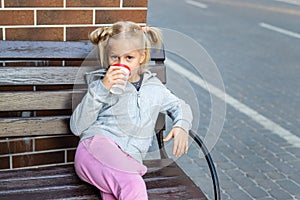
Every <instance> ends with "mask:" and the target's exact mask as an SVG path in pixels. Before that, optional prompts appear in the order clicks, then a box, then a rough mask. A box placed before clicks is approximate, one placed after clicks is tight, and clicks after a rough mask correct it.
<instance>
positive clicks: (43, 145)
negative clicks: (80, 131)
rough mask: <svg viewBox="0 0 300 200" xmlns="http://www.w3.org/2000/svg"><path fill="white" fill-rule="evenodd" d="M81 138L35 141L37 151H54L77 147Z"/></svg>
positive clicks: (51, 138)
mask: <svg viewBox="0 0 300 200" xmlns="http://www.w3.org/2000/svg"><path fill="white" fill-rule="evenodd" d="M78 142H79V138H78V137H76V136H72V135H71V136H61V137H49V138H40V139H35V150H36V151H42V150H53V149H65V148H75V147H77V145H78Z"/></svg>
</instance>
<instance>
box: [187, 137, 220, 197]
mask: <svg viewBox="0 0 300 200" xmlns="http://www.w3.org/2000/svg"><path fill="white" fill-rule="evenodd" d="M189 135H190V136H191V137H192V138H193V140H194V141H195V142H196V143H197V144H198V146H199V147H200V148H201V150H202V152H203V154H204V155H205V159H206V161H207V164H208V167H209V170H210V174H211V178H212V181H213V185H214V195H215V200H220V199H221V192H220V185H219V179H218V175H217V171H216V168H215V165H214V162H213V160H212V158H211V156H210V153H209V151H208V149H207V147H206V146H205V144H204V143H203V141H202V140H201V138H200V137H199V136H198V135H197V134H196V133H194V132H193V131H189Z"/></svg>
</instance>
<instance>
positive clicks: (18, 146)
mask: <svg viewBox="0 0 300 200" xmlns="http://www.w3.org/2000/svg"><path fill="white" fill-rule="evenodd" d="M32 149H33V148H32V140H31V139H27V140H16V141H6V142H0V155H4V154H12V153H23V152H32Z"/></svg>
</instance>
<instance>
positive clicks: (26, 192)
mask: <svg viewBox="0 0 300 200" xmlns="http://www.w3.org/2000/svg"><path fill="white" fill-rule="evenodd" d="M92 49H93V46H92V45H91V44H90V43H88V42H46V41H40V42H39V41H0V62H1V63H2V66H1V67H0V139H1V140H0V150H1V151H2V152H0V162H2V163H6V162H8V163H7V167H5V166H6V165H5V164H2V169H1V164H0V169H1V170H0V199H3V200H4V199H14V200H15V199H101V197H100V193H99V191H98V190H97V189H96V188H94V187H93V186H91V185H89V184H86V183H84V182H83V181H81V180H80V179H79V178H78V177H77V176H76V174H75V172H74V168H73V163H72V162H73V157H74V152H75V148H76V145H77V142H78V140H77V139H74V138H75V136H72V134H71V132H70V130H69V118H70V115H71V113H72V107H74V106H76V104H77V103H78V101H79V99H80V97H82V96H83V95H84V93H85V91H86V90H85V87H86V84H85V79H84V74H85V73H86V72H89V71H93V70H95V69H97V66H95V65H94V64H95V63H94V61H91V60H90V59H86V58H87V57H93V56H95V52H93V51H92ZM91 52H92V53H91ZM151 60H152V61H153V64H152V65H151V66H150V70H151V71H153V72H155V73H157V74H158V76H159V78H160V79H161V80H162V82H165V81H166V76H165V74H166V73H165V72H166V71H165V66H164V60H165V55H164V52H163V51H160V52H157V51H155V52H154V51H153V52H152V53H151ZM83 61H84V62H83ZM82 63H88V64H87V65H89V66H81V65H82ZM78 95H79V96H80V97H79V98H78ZM74 97H77V98H74ZM72 104H73V105H72ZM156 131H157V133H158V134H157V139H158V143H159V147H160V148H161V159H157V160H148V161H145V164H146V165H147V166H148V167H149V172H148V173H147V174H146V175H145V176H144V180H145V182H146V185H147V191H148V194H149V199H206V197H205V195H204V194H203V192H202V191H201V189H200V188H198V187H197V186H196V185H195V183H193V181H192V180H191V179H190V178H189V177H188V176H187V175H186V174H185V173H184V172H183V170H182V169H181V168H180V167H179V166H178V165H177V164H176V163H175V162H173V161H172V160H171V159H170V158H167V157H166V154H165V153H164V151H163V146H164V145H163V142H162V137H163V135H162V134H163V131H164V117H162V118H159V120H158V123H157V126H156ZM58 136H61V137H63V139H64V141H63V142H61V140H56V139H57V137H58ZM190 136H191V137H192V138H193V139H194V140H195V141H196V142H197V144H198V145H199V147H200V148H201V150H202V151H203V152H204V154H205V158H206V160H207V163H208V165H209V169H210V172H211V175H212V182H213V185H214V194H215V199H220V190H219V182H218V177H217V174H216V170H215V167H214V164H213V162H212V159H211V157H210V155H209V153H208V151H207V149H206V147H205V146H204V144H203V142H202V141H201V139H200V138H199V137H198V136H197V135H196V134H195V133H193V132H190ZM52 137H53V138H52ZM49 138H50V141H51V139H52V143H51V145H52V146H55V148H56V149H55V148H54V149H52V150H49V152H50V153H49V155H50V154H51V155H52V157H55V158H59V157H60V156H61V149H62V151H63V152H64V154H63V156H64V158H63V159H62V161H61V162H60V163H58V162H57V161H53V162H52V161H51V160H50V161H49V160H48V161H47V159H54V158H52V157H51V158H50V156H49V158H47V155H48V154H46V153H45V149H46V147H45V146H48V145H49V144H45V143H42V141H43V140H47V139H49ZM5 141H7V145H6V146H5V145H4V143H5ZM56 141H60V142H56ZM69 141H73V145H70V143H69ZM28 143H30V145H29V146H28ZM20 144H23V145H25V147H24V148H25V150H24V148H23V150H16V149H18V148H17V146H18V145H19V146H20ZM1 145H2V146H1ZM43 145H44V146H43ZM51 145H50V146H51ZM64 145H65V146H64ZM26 148H27V149H26ZM21 149H22V147H21ZM57 149H58V150H57ZM47 153H48V151H47ZM6 158H8V161H7V159H6ZM20 158H21V159H20ZM36 160H38V161H39V160H41V161H40V162H37V161H36ZM58 160H59V159H58ZM156 169H158V170H156Z"/></svg>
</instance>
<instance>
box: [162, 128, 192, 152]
mask: <svg viewBox="0 0 300 200" xmlns="http://www.w3.org/2000/svg"><path fill="white" fill-rule="evenodd" d="M171 138H174V147H173V155H174V156H176V157H179V156H181V155H182V154H184V153H187V152H188V133H187V132H186V131H185V130H183V129H182V128H180V127H174V128H172V130H171V131H170V133H169V134H168V135H167V137H166V138H164V139H163V141H164V142H168V141H169V140H170V139H171Z"/></svg>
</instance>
